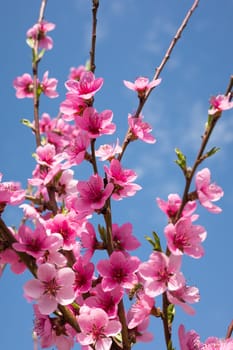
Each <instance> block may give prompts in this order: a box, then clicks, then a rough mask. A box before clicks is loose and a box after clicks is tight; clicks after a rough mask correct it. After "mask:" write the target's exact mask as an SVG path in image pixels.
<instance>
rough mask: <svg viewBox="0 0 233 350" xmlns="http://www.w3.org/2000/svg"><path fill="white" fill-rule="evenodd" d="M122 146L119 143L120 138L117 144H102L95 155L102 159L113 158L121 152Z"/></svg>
mask: <svg viewBox="0 0 233 350" xmlns="http://www.w3.org/2000/svg"><path fill="white" fill-rule="evenodd" d="M121 151H122V148H121V146H120V145H119V139H117V142H116V144H115V145H108V144H105V145H101V146H100V147H99V149H98V150H96V151H95V155H96V156H97V157H100V160H102V161H104V160H112V159H113V158H114V157H115V155H116V154H119V153H121Z"/></svg>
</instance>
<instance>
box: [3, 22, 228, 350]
mask: <svg viewBox="0 0 233 350" xmlns="http://www.w3.org/2000/svg"><path fill="white" fill-rule="evenodd" d="M54 27H55V25H54V24H52V23H48V22H45V21H44V22H41V24H40V25H38V24H36V25H35V26H33V27H32V28H31V29H29V30H28V32H27V37H28V43H29V44H30V46H31V47H33V45H34V42H35V41H38V43H39V48H41V49H43V50H50V49H51V48H52V45H53V41H52V39H51V38H50V37H49V36H48V35H47V32H48V31H50V30H52V29H54ZM160 82H161V79H156V80H153V81H151V82H149V79H148V78H146V77H139V78H137V79H136V80H135V82H134V83H131V82H128V81H124V84H125V86H126V87H128V88H129V89H131V90H134V91H135V92H136V93H137V94H138V98H139V99H140V100H141V99H143V98H144V97H145V95H146V93H148V92H149V91H150V90H151V89H153V88H155V87H157V86H158V85H159V84H160ZM103 83H104V79H103V78H96V76H95V75H94V73H93V72H92V71H90V70H89V69H88V68H87V67H85V66H79V67H76V68H74V67H73V68H72V69H71V70H70V75H69V77H68V80H67V81H66V83H65V86H66V88H67V93H66V98H65V100H64V101H63V102H62V103H61V104H60V113H59V116H58V117H56V118H52V117H51V116H50V115H49V114H47V113H43V114H42V115H41V118H40V122H39V128H40V130H39V133H40V135H41V136H42V138H41V140H42V142H41V144H40V145H39V146H38V147H37V148H36V150H35V153H34V158H35V162H36V164H35V168H34V170H33V172H32V176H31V177H30V178H29V179H28V188H27V189H26V190H23V189H21V187H20V185H19V184H18V183H14V182H1V183H0V209H1V212H3V211H4V209H5V207H6V205H19V204H20V208H21V209H22V210H23V215H24V217H23V220H22V224H21V225H20V226H19V228H18V230H17V231H13V230H11V234H12V236H13V237H14V243H12V244H11V245H4V244H3V243H4V242H2V241H1V250H0V265H1V266H2V265H3V264H6V263H7V264H10V265H11V269H12V271H13V272H14V273H16V274H19V273H22V272H23V271H24V270H25V269H26V267H27V266H26V265H25V262H24V261H23V260H22V259H20V255H19V254H20V253H24V254H26V255H27V256H29V257H30V258H31V261H32V262H33V264H34V265H33V266H35V270H34V273H35V278H33V279H31V280H29V281H27V282H26V283H25V285H24V296H25V298H26V299H27V300H28V301H30V302H33V303H34V304H33V307H34V313H35V322H34V334H36V336H37V337H38V339H39V341H40V345H41V347H42V348H46V347H50V346H56V347H57V348H58V349H59V350H66V349H67V350H69V349H71V348H72V346H73V345H74V343H75V342H78V343H79V344H81V346H82V348H83V349H85V350H90V349H92V348H95V349H96V350H102V349H103V350H109V349H110V348H111V344H112V342H113V341H116V339H118V338H117V337H119V334H120V333H121V331H122V327H123V324H122V318H121V317H122V316H121V317H120V316H119V305H120V304H121V303H122V302H123V300H124V299H125V298H128V299H129V300H130V306H129V309H128V310H127V311H125V318H126V326H127V329H128V334H129V341H130V343H132V344H133V343H135V342H138V341H144V342H147V341H151V339H152V337H153V336H152V334H151V333H150V332H149V331H148V325H149V319H150V317H151V315H153V314H155V313H156V312H158V309H157V306H156V305H157V304H156V299H157V298H158V297H159V296H161V295H165V296H166V298H167V300H168V302H169V303H170V304H171V305H177V306H180V307H182V308H183V309H184V311H185V312H187V313H188V314H191V315H192V314H193V313H194V309H193V307H192V306H191V305H190V304H193V303H196V302H198V301H199V299H200V296H199V290H198V288H197V287H196V286H190V285H188V283H187V280H186V278H185V276H184V274H183V272H182V258H183V256H184V255H188V256H190V257H192V258H194V259H199V258H201V257H202V256H203V255H204V248H203V245H202V243H203V242H204V240H205V239H206V236H207V233H206V229H205V228H204V227H203V226H201V225H199V224H197V223H196V221H197V220H198V218H199V216H198V214H196V210H197V208H198V203H199V204H200V205H202V206H203V207H204V208H206V209H207V210H208V211H210V212H212V213H219V212H220V211H221V209H220V208H219V207H218V206H216V205H215V204H214V203H215V202H216V201H217V200H219V199H220V198H221V197H222V196H223V190H222V189H221V187H219V186H218V185H216V184H214V183H213V182H212V180H211V173H210V170H209V169H208V168H203V169H201V170H200V171H197V172H196V174H195V181H194V190H193V192H192V196H190V199H189V198H188V200H186V202H185V203H184V204H185V205H184V207H183V208H182V207H181V206H182V203H183V200H182V198H181V197H180V196H179V194H177V193H172V194H169V195H168V199H167V201H166V200H163V199H161V198H157V200H156V201H157V204H158V206H159V208H160V209H161V210H162V211H163V212H164V213H165V215H166V216H167V220H168V224H167V225H166V226H165V228H164V236H165V238H166V242H167V250H164V251H163V250H162V248H161V246H160V245H159V246H154V249H153V252H152V253H151V254H150V256H149V258H148V260H147V261H141V260H140V259H139V257H137V256H136V255H132V251H134V250H136V249H137V248H138V247H139V246H140V242H139V240H138V239H137V237H136V236H135V235H134V233H133V226H132V224H131V223H130V222H126V223H124V224H122V225H118V224H117V223H114V222H113V223H111V224H110V227H109V226H108V225H106V227H100V226H99V228H98V230H97V229H96V228H95V227H94V225H93V223H92V221H91V220H92V218H93V216H94V215H102V216H103V217H104V218H105V220H106V222H107V220H108V218H109V217H108V215H109V208H110V206H109V203H110V200H111V199H112V200H116V201H120V200H124V199H125V198H127V197H131V196H134V195H135V194H136V193H137V191H139V190H140V189H141V186H140V185H139V184H137V183H135V182H134V181H135V180H136V179H137V174H136V172H135V171H134V170H133V169H128V168H125V167H124V166H123V165H122V162H121V154H122V149H123V145H122V146H120V141H119V139H118V138H117V139H116V143H115V144H114V145H112V144H102V145H101V146H100V147H99V148H98V149H95V141H96V139H101V137H102V136H103V135H113V134H114V133H115V132H116V125H115V124H114V123H113V112H112V111H111V110H109V109H106V110H103V111H98V110H97V109H96V108H94V98H95V95H96V93H97V92H98V91H99V90H100V89H101V88H102V86H103ZM36 84H37V86H36V91H37V94H38V96H40V94H42V93H43V94H44V95H46V96H47V97H49V98H55V97H57V96H58V93H57V91H56V88H57V80H56V79H54V78H48V72H47V71H46V72H45V73H44V75H43V78H42V80H41V81H39V80H37V82H36ZM13 85H14V88H15V89H16V97H17V98H27V97H29V98H33V97H34V86H33V85H34V80H33V78H32V77H31V75H30V74H28V73H25V74H23V75H22V76H20V77H17V78H16V79H15V80H14V83H13ZM211 101H212V106H213V108H212V109H210V111H211V112H210V113H211V114H212V113H213V112H214V111H216V110H218V111H221V110H224V109H228V108H231V107H232V103H230V102H228V103H227V102H226V101H225V99H224V98H223V97H222V98H220V97H216V98H215V99H212V100H211ZM128 128H129V131H128V137H129V141H130V142H131V141H134V140H137V139H139V140H141V141H144V142H147V143H154V142H155V141H156V140H155V138H154V136H152V134H151V131H152V128H151V126H150V125H149V123H147V122H145V121H144V118H143V116H142V115H141V114H140V115H138V116H137V115H133V114H129V116H128ZM98 159H99V160H100V162H97V160H98ZM83 162H88V163H89V164H90V168H91V169H93V172H92V173H91V175H90V176H89V178H88V179H85V180H83V179H82V180H77V179H76V178H75V171H74V169H75V167H77V166H78V165H80V164H81V163H83ZM98 167H102V168H101V171H99V169H98ZM101 173H102V174H103V175H101ZM1 179H2V175H1V174H0V181H1ZM180 208H182V210H181V212H180ZM97 250H101V251H104V252H105V256H104V258H103V259H100V260H98V262H97V263H94V261H95V259H94V258H95V254H96V252H97ZM62 307H66V308H67V309H68V311H69V313H70V314H71V315H72V318H73V319H74V320H75V321H76V324H77V325H78V329H77V328H76V329H75V328H74V327H72V325H71V324H70V323H69V322H68V321H67V320H65V319H64V318H63V317H61V315H62V311H61V310H62ZM182 332H183V330H182V329H181V331H180V334H181V348H182V350H188V349H194V347H190V346H189V345H187V344H188V341H189V340H188V341H186V340H184V339H186V338H187V337H186V336H184V334H183V333H182ZM182 334H183V335H182ZM198 341H199V340H198ZM211 342H212V343H213V340H208V341H207V343H206V344H211ZM216 342H217V341H216ZM198 344H199V343H198ZM198 346H199V345H198ZM208 346H209V345H207V347H206V348H205V349H212V348H211V346H209V347H208ZM197 348H198V349H204V345H203V346H202V345H200V346H199V347H197Z"/></svg>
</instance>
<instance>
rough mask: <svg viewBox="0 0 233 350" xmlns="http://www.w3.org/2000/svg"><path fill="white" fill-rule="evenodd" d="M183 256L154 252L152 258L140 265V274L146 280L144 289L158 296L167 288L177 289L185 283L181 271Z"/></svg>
mask: <svg viewBox="0 0 233 350" xmlns="http://www.w3.org/2000/svg"><path fill="white" fill-rule="evenodd" d="M180 266H181V256H175V255H170V256H169V257H168V256H167V255H165V254H164V253H161V252H157V251H156V252H153V253H152V254H151V255H150V259H149V261H147V262H144V263H142V264H141V265H140V267H139V274H140V275H141V276H142V278H143V279H144V280H145V282H144V290H145V293H146V294H147V295H148V296H149V297H152V298H153V297H156V296H158V295H160V294H162V293H164V292H165V291H166V290H169V291H170V290H171V291H174V290H177V289H179V288H181V287H182V286H184V285H185V279H184V276H183V274H182V273H181V272H180V271H179V270H180Z"/></svg>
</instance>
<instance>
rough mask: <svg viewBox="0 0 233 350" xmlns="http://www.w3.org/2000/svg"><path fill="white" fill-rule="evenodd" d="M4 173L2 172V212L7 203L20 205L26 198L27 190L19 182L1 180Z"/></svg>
mask: <svg viewBox="0 0 233 350" xmlns="http://www.w3.org/2000/svg"><path fill="white" fill-rule="evenodd" d="M1 180H2V174H1V173H0V212H1V208H2V209H4V208H3V206H5V205H6V204H11V205H18V204H20V203H21V202H22V201H23V200H24V198H25V190H22V189H21V186H20V183H18V182H12V181H7V182H1Z"/></svg>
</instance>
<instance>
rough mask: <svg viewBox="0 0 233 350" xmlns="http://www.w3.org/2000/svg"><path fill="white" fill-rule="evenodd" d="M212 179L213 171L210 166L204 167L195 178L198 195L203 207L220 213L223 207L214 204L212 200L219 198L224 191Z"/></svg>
mask: <svg viewBox="0 0 233 350" xmlns="http://www.w3.org/2000/svg"><path fill="white" fill-rule="evenodd" d="M210 181H211V173H210V170H209V169H208V168H204V169H202V170H200V171H198V172H197V174H196V178H195V182H196V190H197V195H198V198H199V201H200V203H201V205H202V206H203V207H205V208H206V209H207V210H209V211H210V212H211V213H214V214H218V213H220V212H221V211H222V209H221V208H219V207H218V206H216V205H214V204H213V203H212V202H215V201H217V200H219V199H220V198H221V197H222V196H223V194H224V192H223V190H222V188H221V187H219V186H217V185H216V184H215V183H211V182H210Z"/></svg>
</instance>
